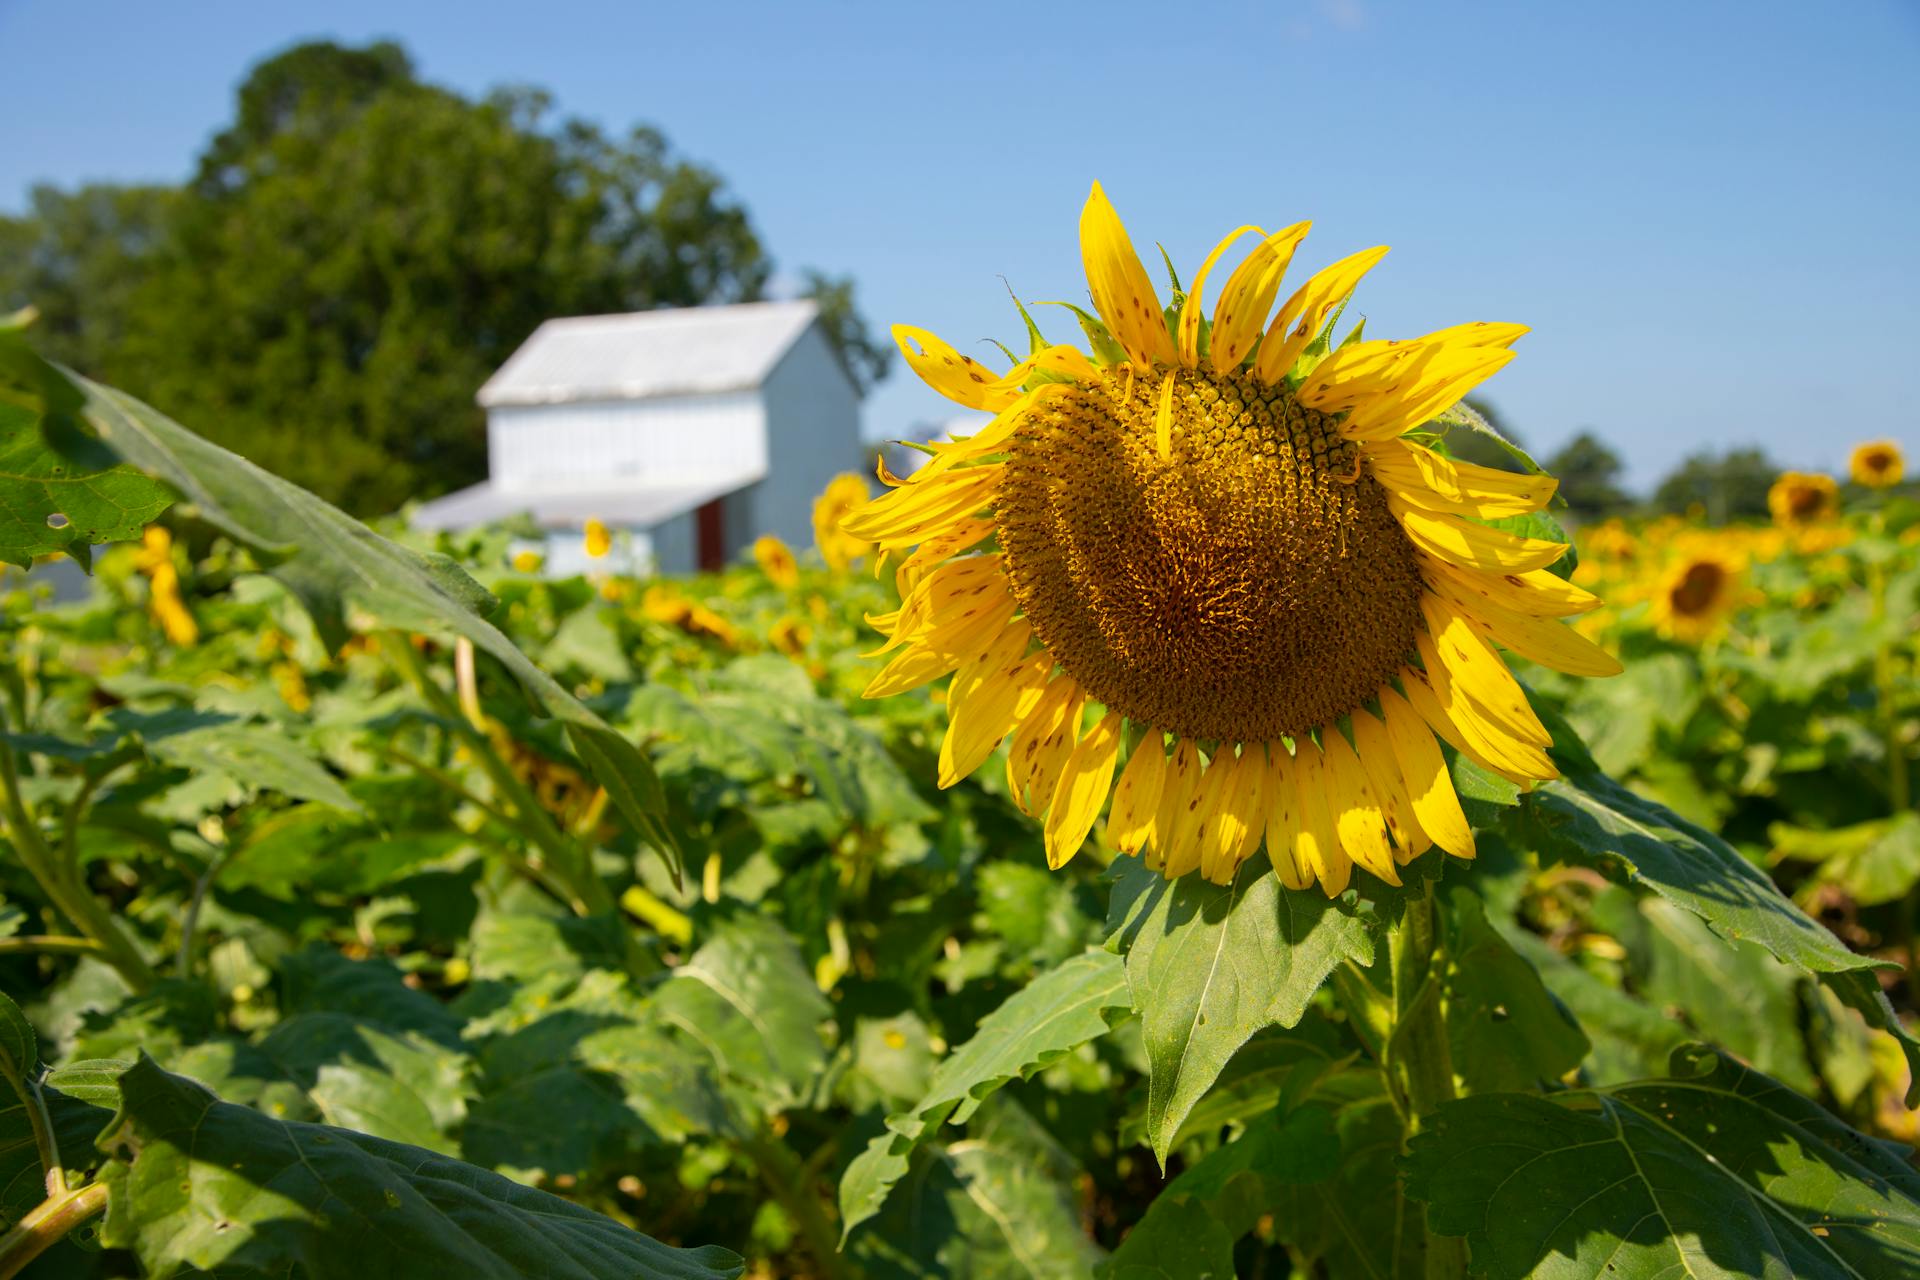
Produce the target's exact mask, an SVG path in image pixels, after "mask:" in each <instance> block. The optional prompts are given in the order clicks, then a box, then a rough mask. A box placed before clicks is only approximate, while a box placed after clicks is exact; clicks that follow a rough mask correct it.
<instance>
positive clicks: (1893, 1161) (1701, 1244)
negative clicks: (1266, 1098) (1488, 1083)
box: [1405, 1048, 1920, 1280]
mask: <svg viewBox="0 0 1920 1280" xmlns="http://www.w3.org/2000/svg"><path fill="white" fill-rule="evenodd" d="M1672 1069H1673V1071H1674V1073H1675V1078H1672V1079H1664V1080H1651V1081H1644V1082H1641V1083H1637V1084H1629V1085H1623V1086H1621V1087H1619V1088H1616V1089H1608V1090H1592V1091H1589V1090H1582V1091H1578V1092H1573V1093H1565V1094H1556V1095H1552V1096H1550V1097H1539V1096H1536V1095H1530V1094H1512V1093H1508V1094H1482V1095H1480V1096H1479V1097H1474V1098H1466V1099H1462V1100H1461V1101H1458V1102H1454V1103H1449V1104H1447V1105H1446V1106H1443V1107H1442V1108H1441V1109H1440V1110H1439V1111H1438V1112H1437V1113H1436V1114H1435V1115H1434V1116H1433V1117H1432V1119H1431V1121H1430V1123H1429V1125H1428V1127H1427V1128H1426V1129H1425V1130H1424V1131H1423V1132H1422V1133H1421V1134H1420V1135H1419V1136H1418V1137H1416V1138H1414V1140H1413V1142H1412V1145H1411V1149H1410V1152H1409V1155H1408V1157H1407V1160H1406V1164H1405V1167H1406V1172H1407V1180H1408V1189H1409V1192H1410V1194H1412V1195H1414V1196H1416V1197H1417V1198H1419V1199H1422V1200H1425V1201H1426V1202H1427V1221H1428V1224H1429V1226H1430V1227H1431V1229H1432V1230H1434V1231H1436V1232H1439V1233H1441V1234H1443V1235H1454V1236H1466V1237H1467V1239H1468V1241H1469V1243H1470V1245H1471V1247H1472V1251H1473V1263H1474V1268H1475V1270H1476V1271H1477V1272H1478V1273H1480V1274H1483V1275H1485V1276H1487V1277H1489V1278H1490V1280H1507V1277H1521V1276H1547V1277H1555V1278H1565V1280H1573V1278H1574V1277H1581V1278H1589V1277H1590V1278H1591V1280H1635V1278H1636V1277H1656V1276H1658V1277H1667V1276H1673V1275H1687V1276H1699V1277H1723V1276H1724V1277H1734V1276H1740V1277H1748V1276H1766V1277H1780V1278H1781V1280H1826V1278H1828V1277H1832V1278H1833V1280H1843V1278H1844V1280H1859V1278H1860V1277H1865V1276H1896V1275H1913V1274H1916V1273H1920V1174H1917V1173H1916V1172H1915V1171H1914V1169H1913V1167H1912V1166H1911V1165H1910V1164H1909V1163H1908V1162H1907V1158H1906V1157H1907V1152H1906V1150H1905V1148H1902V1147H1898V1146H1895V1145H1894V1144H1892V1143H1888V1142H1882V1141H1879V1140H1877V1139H1873V1138H1868V1137H1865V1136H1864V1135H1862V1134H1858V1133H1855V1132H1853V1131H1852V1130H1850V1129H1848V1128H1847V1127H1846V1126H1844V1125H1842V1124H1841V1123H1840V1122H1839V1121H1837V1120H1835V1119H1834V1118H1833V1117H1831V1116H1829V1115H1828V1114H1826V1113H1825V1112H1824V1111H1822V1110H1820V1108H1819V1107H1817V1106H1815V1105H1814V1104H1813V1103H1811V1102H1808V1101H1807V1100H1806V1099H1804V1098H1801V1097H1799V1096H1798V1095H1796V1094H1794V1093H1792V1092H1790V1091H1788V1090H1786V1089H1784V1088H1782V1087H1781V1086H1780V1085H1779V1084H1777V1083H1775V1082H1774V1081H1772V1080H1770V1079H1768V1078H1767V1077H1765V1076H1763V1075H1760V1074H1759V1073H1758V1072H1755V1071H1752V1070H1749V1069H1748V1068H1746V1067H1743V1066H1741V1065H1739V1064H1738V1063H1736V1062H1734V1061H1732V1060H1731V1059H1729V1058H1725V1057H1722V1056H1720V1055H1718V1054H1716V1053H1713V1052H1712V1051H1710V1050H1705V1049H1702V1048H1690V1049H1683V1050H1681V1051H1679V1052H1677V1053H1676V1054H1675V1055H1674V1061H1673V1067H1672Z"/></svg>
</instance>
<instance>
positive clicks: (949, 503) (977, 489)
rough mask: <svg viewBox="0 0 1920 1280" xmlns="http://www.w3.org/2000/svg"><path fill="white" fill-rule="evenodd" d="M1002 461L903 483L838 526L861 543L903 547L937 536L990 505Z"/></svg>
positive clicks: (1003, 468)
mask: <svg viewBox="0 0 1920 1280" xmlns="http://www.w3.org/2000/svg"><path fill="white" fill-rule="evenodd" d="M1005 470H1006V464H1005V463H992V464H989V465H986V466H980V467H965V468H962V469H961V470H958V471H952V472H949V473H947V474H946V475H943V476H940V477H938V478H936V479H935V480H932V481H929V482H928V483H927V484H924V485H917V484H907V485H902V486H901V487H900V488H898V489H894V490H891V491H890V492H888V493H886V494H883V495H882V496H880V497H878V498H875V499H874V500H873V501H872V502H869V503H868V504H867V505H866V506H864V507H860V508H859V509H857V510H855V511H851V512H849V513H848V514H847V517H846V518H845V519H844V520H842V521H841V522H840V527H841V528H842V529H844V530H845V531H846V532H848V533H850V534H852V535H853V536H854V537H856V538H859V539H861V540H862V541H863V542H873V543H880V544H884V545H885V546H887V547H897V546H908V545H911V544H913V543H916V542H923V541H925V540H926V539H928V538H934V537H938V536H939V535H940V534H942V533H946V532H948V531H950V530H951V529H952V528H953V527H954V526H955V525H957V524H959V523H960V522H961V521H962V520H963V519H965V518H966V517H968V516H971V515H972V514H973V513H974V512H976V511H978V510H980V508H982V507H984V506H987V505H988V504H990V503H991V502H992V501H993V495H994V491H995V489H997V488H998V487H999V484H1000V476H1001V473H1002V472H1004V471H1005Z"/></svg>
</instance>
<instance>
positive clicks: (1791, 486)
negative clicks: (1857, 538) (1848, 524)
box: [1767, 471, 1840, 525]
mask: <svg viewBox="0 0 1920 1280" xmlns="http://www.w3.org/2000/svg"><path fill="white" fill-rule="evenodd" d="M1767 510H1768V511H1770V512H1772V513H1773V521H1774V523H1775V524H1780V525H1807V524H1814V523H1817V522H1819V521H1821V520H1830V519H1832V518H1833V517H1834V516H1835V515H1837V514H1838V513H1839V511H1840V486H1839V485H1837V484H1835V483H1834V481H1833V477H1832V476H1825V475H1820V474H1818V473H1809V472H1804V471H1783V472H1781V473H1780V478H1779V479H1778V480H1775V481H1774V482H1773V485H1772V487H1770V488H1769V489H1768V490H1767Z"/></svg>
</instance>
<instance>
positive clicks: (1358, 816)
mask: <svg viewBox="0 0 1920 1280" xmlns="http://www.w3.org/2000/svg"><path fill="white" fill-rule="evenodd" d="M1320 737H1321V741H1322V743H1323V745H1324V748H1325V756H1326V761H1327V780H1328V782H1329V784H1330V789H1329V791H1328V799H1329V800H1330V801H1331V803H1330V805H1329V808H1330V809H1331V811H1332V813H1333V828H1334V831H1335V833H1336V834H1337V835H1338V836H1339V837H1340V847H1341V848H1342V849H1345V850H1346V851H1347V856H1348V857H1350V858H1352V859H1353V860H1354V861H1355V862H1357V863H1359V864H1360V865H1361V866H1363V867H1365V868H1366V869H1367V870H1369V871H1371V872H1373V874H1375V875H1376V876H1379V877H1380V878H1381V879H1382V880H1385V881H1386V882H1387V883H1388V884H1399V883H1400V872H1399V870H1398V869H1397V868H1396V867H1395V866H1394V861H1393V847H1392V846H1391V845H1389V844H1388V843H1387V821H1386V817H1385V816H1384V814H1383V813H1382V812H1381V808H1380V797H1379V796H1378V795H1377V794H1376V793H1375V791H1374V789H1373V784H1372V783H1371V782H1370V781H1369V780H1368V778H1367V774H1366V770H1365V769H1363V768H1362V767H1361V765H1360V757H1358V756H1356V755H1354V753H1353V746H1352V744H1351V743H1349V742H1348V741H1347V737H1346V735H1345V734H1343V733H1341V732H1340V730H1339V728H1338V727H1337V726H1334V725H1329V726H1328V727H1327V728H1325V729H1323V730H1322V731H1321V734H1320Z"/></svg>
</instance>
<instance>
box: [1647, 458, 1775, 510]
mask: <svg viewBox="0 0 1920 1280" xmlns="http://www.w3.org/2000/svg"><path fill="white" fill-rule="evenodd" d="M1779 474H1780V468H1779V467H1778V466H1776V465H1775V464H1774V463H1773V462H1772V461H1771V460H1770V459H1768V457H1767V455H1766V453H1765V452H1764V451H1762V450H1760V449H1730V450H1728V451H1727V452H1726V453H1725V454H1715V453H1713V452H1712V451H1710V450H1709V451H1705V452H1701V453H1696V454H1692V455H1690V456H1689V457H1688V458H1687V460H1686V461H1685V462H1683V463H1681V464H1680V465H1679V466H1678V467H1677V468H1675V469H1674V471H1673V473H1672V474H1671V475H1669V476H1668V477H1667V478H1666V479H1665V480H1662V481H1661V482H1660V487H1659V488H1658V489H1656V490H1655V491H1654V495H1653V503H1654V505H1655V506H1656V507H1658V508H1659V509H1660V510H1662V511H1665V512H1670V513H1672V514H1675V515H1681V514H1685V513H1686V512H1688V511H1689V510H1691V509H1692V508H1694V507H1696V506H1698V507H1699V508H1701V510H1702V511H1704V513H1705V514H1706V518H1707V520H1708V522H1710V523H1712V524H1725V523H1726V522H1727V521H1729V520H1738V519H1742V518H1746V517H1752V516H1765V515H1766V514H1767V490H1768V489H1769V488H1771V487H1772V485H1773V482H1774V479H1775V478H1776V477H1777V476H1779Z"/></svg>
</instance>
